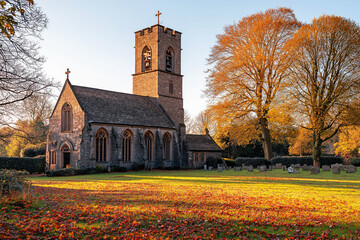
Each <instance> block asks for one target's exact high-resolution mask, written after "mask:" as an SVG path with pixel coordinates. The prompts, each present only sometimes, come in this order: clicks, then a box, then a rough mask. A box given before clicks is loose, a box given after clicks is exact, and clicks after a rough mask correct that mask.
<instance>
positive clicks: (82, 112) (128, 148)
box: [46, 23, 221, 169]
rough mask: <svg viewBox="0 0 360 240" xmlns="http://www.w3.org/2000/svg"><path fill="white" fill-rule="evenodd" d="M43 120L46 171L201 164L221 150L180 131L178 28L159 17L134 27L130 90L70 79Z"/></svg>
mask: <svg viewBox="0 0 360 240" xmlns="http://www.w3.org/2000/svg"><path fill="white" fill-rule="evenodd" d="M66 74H67V79H66V81H65V84H64V86H63V88H62V91H61V93H60V96H59V98H58V100H57V103H56V105H55V107H54V110H53V112H52V114H51V116H50V119H49V133H48V139H47V151H46V162H47V169H61V168H67V167H73V168H89V167H96V166H102V167H104V168H106V169H108V168H109V167H115V166H118V167H126V168H128V169H130V168H131V167H132V166H133V165H134V164H143V165H144V167H145V168H150V169H151V168H179V167H181V168H199V167H202V166H203V165H204V164H205V162H206V158H207V157H209V156H213V157H216V158H218V157H221V149H220V148H219V146H218V145H217V144H216V143H215V142H214V140H213V139H212V138H211V137H210V136H209V134H205V135H192V134H186V126H185V124H184V109H183V96H182V81H183V75H181V33H180V32H178V31H175V30H172V29H170V28H166V27H164V26H162V25H160V24H159V23H158V24H156V25H153V26H151V27H149V28H145V29H142V30H140V31H137V32H135V73H134V74H133V75H132V76H133V94H127V93H121V92H115V91H108V90H101V89H95V88H89V87H84V86H76V85H73V84H71V82H70V80H69V70H68V71H67V72H66Z"/></svg>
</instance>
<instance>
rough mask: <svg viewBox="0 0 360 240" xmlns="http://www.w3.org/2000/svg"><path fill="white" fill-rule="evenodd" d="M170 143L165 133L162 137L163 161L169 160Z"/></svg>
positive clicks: (168, 136)
mask: <svg viewBox="0 0 360 240" xmlns="http://www.w3.org/2000/svg"><path fill="white" fill-rule="evenodd" d="M170 141H171V137H170V134H169V133H165V134H164V137H163V144H164V159H165V160H170Z"/></svg>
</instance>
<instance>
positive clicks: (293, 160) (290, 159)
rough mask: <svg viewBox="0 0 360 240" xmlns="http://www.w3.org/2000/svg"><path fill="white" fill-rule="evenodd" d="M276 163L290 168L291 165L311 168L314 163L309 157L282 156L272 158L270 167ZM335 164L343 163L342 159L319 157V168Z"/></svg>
mask: <svg viewBox="0 0 360 240" xmlns="http://www.w3.org/2000/svg"><path fill="white" fill-rule="evenodd" d="M277 163H281V164H282V165H286V166H287V167H290V165H291V164H300V165H304V164H306V165H308V166H312V165H313V163H314V161H313V158H312V157H311V156H306V157H298V156H284V157H274V158H273V159H271V165H276V164H277ZM335 163H343V159H342V158H340V157H333V156H321V157H320V166H322V165H329V166H330V165H331V164H335Z"/></svg>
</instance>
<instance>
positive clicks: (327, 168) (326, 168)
mask: <svg viewBox="0 0 360 240" xmlns="http://www.w3.org/2000/svg"><path fill="white" fill-rule="evenodd" d="M322 170H323V171H330V166H329V165H323V166H322Z"/></svg>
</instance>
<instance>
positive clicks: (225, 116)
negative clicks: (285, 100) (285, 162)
mask: <svg viewBox="0 0 360 240" xmlns="http://www.w3.org/2000/svg"><path fill="white" fill-rule="evenodd" d="M299 26H300V23H299V22H298V21H297V20H296V18H295V15H294V14H293V11H292V10H291V9H288V8H278V9H269V10H267V11H265V12H260V13H257V14H254V15H251V16H249V17H245V18H243V19H242V20H240V21H239V22H238V23H237V24H234V25H230V26H227V27H225V33H224V34H220V35H218V36H217V44H216V45H215V46H214V47H213V48H212V51H211V54H210V57H209V59H208V63H209V64H213V65H214V67H213V68H212V69H211V70H210V75H209V77H208V79H207V90H206V93H207V96H208V97H209V98H210V99H211V100H212V101H213V104H212V105H211V107H210V111H211V112H212V115H213V116H214V117H215V118H216V119H217V121H218V122H231V121H233V120H234V119H242V118H244V117H249V116H250V118H255V119H256V124H257V125H258V128H259V129H260V131H261V141H262V145H263V149H264V155H265V158H267V159H268V160H270V159H271V158H272V155H273V154H272V149H271V135H270V130H269V118H268V113H269V111H270V109H271V108H272V103H273V100H274V98H275V96H276V95H277V93H278V92H279V91H280V90H281V89H282V88H283V87H284V83H285V82H284V80H285V79H286V77H287V70H288V68H289V66H290V65H291V60H292V57H291V55H290V53H291V52H290V51H288V50H287V49H285V48H284V45H285V43H286V42H287V41H288V40H289V39H290V38H291V37H292V36H293V35H294V33H295V32H296V30H297V29H298V27H299Z"/></svg>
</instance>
